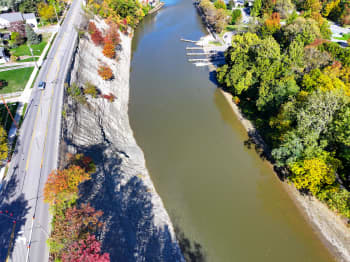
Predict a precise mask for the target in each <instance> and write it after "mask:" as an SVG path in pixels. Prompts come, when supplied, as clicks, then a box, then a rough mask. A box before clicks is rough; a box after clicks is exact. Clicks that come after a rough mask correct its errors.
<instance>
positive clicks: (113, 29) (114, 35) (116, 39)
mask: <svg viewBox="0 0 350 262" xmlns="http://www.w3.org/2000/svg"><path fill="white" fill-rule="evenodd" d="M104 41H105V44H106V41H108V42H112V43H113V45H114V46H116V45H118V44H119V43H120V35H119V32H118V25H117V24H115V23H111V24H110V25H109V28H108V30H107V32H106V36H105V38H104Z"/></svg>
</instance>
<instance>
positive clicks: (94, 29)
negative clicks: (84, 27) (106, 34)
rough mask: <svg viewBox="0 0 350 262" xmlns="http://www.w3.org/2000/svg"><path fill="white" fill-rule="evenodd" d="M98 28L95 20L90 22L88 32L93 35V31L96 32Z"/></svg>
mask: <svg viewBox="0 0 350 262" xmlns="http://www.w3.org/2000/svg"><path fill="white" fill-rule="evenodd" d="M96 30H98V29H97V27H96V25H95V23H94V22H90V23H89V25H88V32H89V34H90V35H91V34H92V33H94V32H95V31H96Z"/></svg>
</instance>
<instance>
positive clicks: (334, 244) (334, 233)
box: [220, 88, 350, 261]
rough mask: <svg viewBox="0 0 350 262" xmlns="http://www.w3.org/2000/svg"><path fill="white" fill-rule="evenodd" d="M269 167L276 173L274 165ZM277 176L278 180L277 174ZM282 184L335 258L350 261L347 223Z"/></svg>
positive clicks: (246, 122) (251, 128) (235, 109)
mask: <svg viewBox="0 0 350 262" xmlns="http://www.w3.org/2000/svg"><path fill="white" fill-rule="evenodd" d="M220 92H221V93H222V95H223V96H224V97H225V99H226V100H227V102H228V104H229V105H230V107H231V109H232V111H233V112H234V113H235V115H236V117H237V118H238V119H239V120H240V122H241V123H242V125H243V127H244V128H245V129H246V131H247V132H248V133H251V132H254V133H256V129H255V128H254V126H253V124H252V123H251V122H250V121H249V120H247V119H245V118H244V117H243V115H242V113H241V111H240V109H239V108H238V106H237V105H236V104H235V103H234V102H233V101H232V98H233V96H232V95H231V94H230V93H227V92H225V91H223V90H222V89H221V88H220ZM269 165H270V167H271V169H272V171H273V172H274V173H275V171H274V170H273V165H272V164H271V163H269ZM275 174H276V179H278V175H277V173H275ZM278 180H279V181H280V179H278ZM280 183H281V185H282V186H283V188H284V189H285V190H286V191H287V192H288V194H289V195H290V197H291V198H292V200H293V201H294V203H295V204H296V206H297V207H298V208H299V210H300V211H301V213H302V214H303V215H304V216H305V217H306V219H307V221H308V222H309V223H310V224H311V226H312V227H313V229H314V230H315V232H316V233H317V234H318V235H319V237H320V238H321V240H322V242H323V243H324V244H325V246H326V247H327V248H328V249H329V251H330V252H331V253H332V254H333V255H334V256H335V258H336V259H337V260H338V261H350V230H349V228H348V227H347V226H346V222H345V221H344V220H342V219H341V218H340V216H338V215H337V214H336V213H334V212H333V211H331V210H330V209H328V207H327V206H326V205H325V204H323V203H322V202H320V201H319V200H318V199H316V198H315V197H313V196H304V195H302V194H300V192H299V191H298V190H297V189H296V188H295V187H294V186H293V185H291V184H288V183H286V182H282V181H280Z"/></svg>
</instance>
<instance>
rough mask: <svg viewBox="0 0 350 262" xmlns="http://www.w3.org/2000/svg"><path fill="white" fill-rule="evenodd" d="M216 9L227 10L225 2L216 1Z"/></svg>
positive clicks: (221, 0)
mask: <svg viewBox="0 0 350 262" xmlns="http://www.w3.org/2000/svg"><path fill="white" fill-rule="evenodd" d="M214 6H215V8H216V9H224V10H226V4H225V2H224V1H223V0H216V1H215V3H214Z"/></svg>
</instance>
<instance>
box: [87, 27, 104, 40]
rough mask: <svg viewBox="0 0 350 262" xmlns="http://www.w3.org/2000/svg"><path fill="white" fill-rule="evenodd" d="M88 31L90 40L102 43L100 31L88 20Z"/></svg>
mask: <svg viewBox="0 0 350 262" xmlns="http://www.w3.org/2000/svg"><path fill="white" fill-rule="evenodd" d="M88 31H89V33H90V36H91V40H92V42H94V44H95V45H102V44H103V37H102V33H101V31H100V30H98V28H97V27H96V25H95V23H94V22H90V23H89V26H88Z"/></svg>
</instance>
